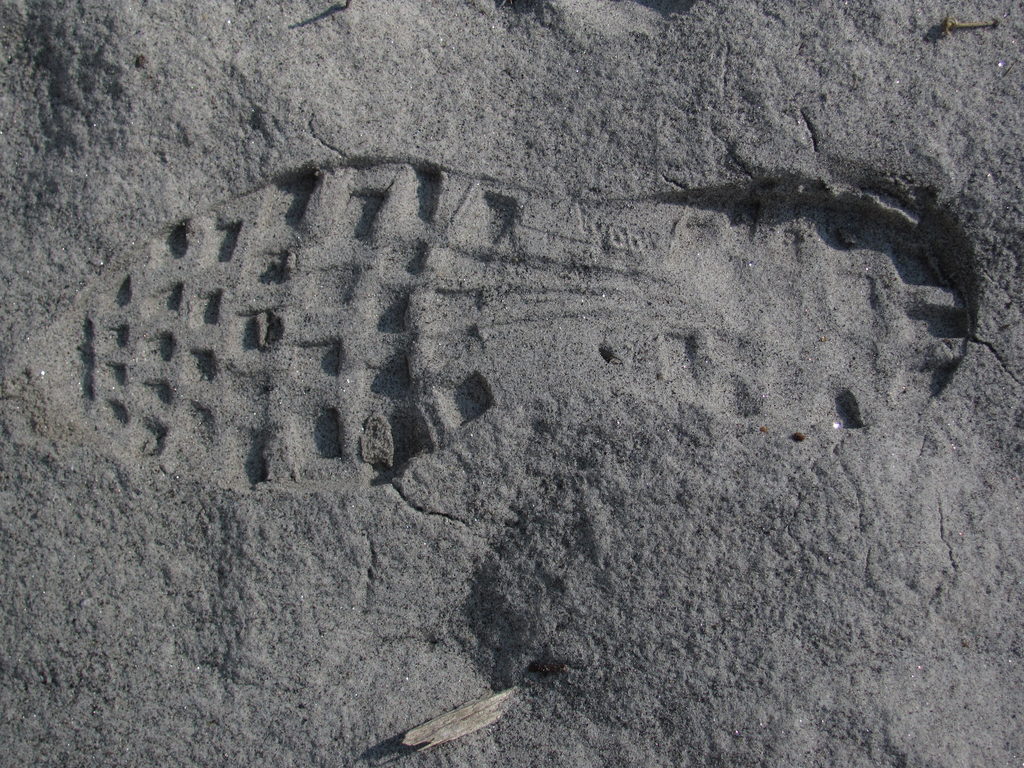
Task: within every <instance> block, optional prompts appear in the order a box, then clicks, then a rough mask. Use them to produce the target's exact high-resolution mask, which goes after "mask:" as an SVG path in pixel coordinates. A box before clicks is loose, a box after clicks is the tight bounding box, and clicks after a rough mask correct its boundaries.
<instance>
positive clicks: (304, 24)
mask: <svg viewBox="0 0 1024 768" xmlns="http://www.w3.org/2000/svg"><path fill="white" fill-rule="evenodd" d="M351 2H352V0H345V2H344V3H335V4H334V5H332V6H331V7H330V8H328V9H327V10H326V11H323V12H322V13H318V14H317V15H316V16H313V17H312V18H309V19H306V20H305V21H299V22H296V23H295V24H292V25H291V26H289V27H288V29H299V28H300V27H308V26H309V25H310V24H316V23H317V22H318V21H323V20H324V19H326V18H327V17H328V16H333V15H334V14H336V13H337V12H338V11H344V10H345V9H346V8H348V6H349V4H350V3H351Z"/></svg>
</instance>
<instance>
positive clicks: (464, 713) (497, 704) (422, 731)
mask: <svg viewBox="0 0 1024 768" xmlns="http://www.w3.org/2000/svg"><path fill="white" fill-rule="evenodd" d="M515 690H516V689H515V688H514V687H513V688H509V689H508V690H505V691H502V692H501V693H496V694H494V695H493V696H486V697H484V698H482V699H479V700H477V701H471V702H470V703H469V704H464V705H462V706H461V707H459V708H458V709H454V710H452V711H451V712H448V713H446V714H443V715H441V716H440V717H435V718H434V719H433V720H428V721H427V722H425V723H424V724H423V725H420V726H417V727H416V728H413V729H412V730H411V731H409V732H408V733H406V734H405V737H404V738H403V739H402V744H403V745H405V746H407V747H415V748H416V749H419V750H424V749H432V748H433V747H436V746H437V745H439V744H444V743H445V742H446V741H451V740H452V739H457V738H459V737H460V736H465V735H466V734H469V733H473V732H474V731H479V730H480V729H481V728H484V727H486V726H488V725H490V724H491V723H493V722H494V721H496V720H497V719H498V718H499V717H501V716H502V715H504V714H505V710H504V709H503V707H502V705H503V704H504V703H505V701H506V700H507V699H508V698H509V697H510V696H511V695H512V694H513V693H514V692H515Z"/></svg>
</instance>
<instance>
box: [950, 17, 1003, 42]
mask: <svg viewBox="0 0 1024 768" xmlns="http://www.w3.org/2000/svg"><path fill="white" fill-rule="evenodd" d="M998 26H999V19H992V21H957V20H956V18H954V17H953V16H947V17H946V18H944V19H943V20H942V24H941V25H940V27H941V29H942V36H943V37H949V36H950V35H951V34H953V33H954V32H956V30H958V29H986V28H988V27H998Z"/></svg>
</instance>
